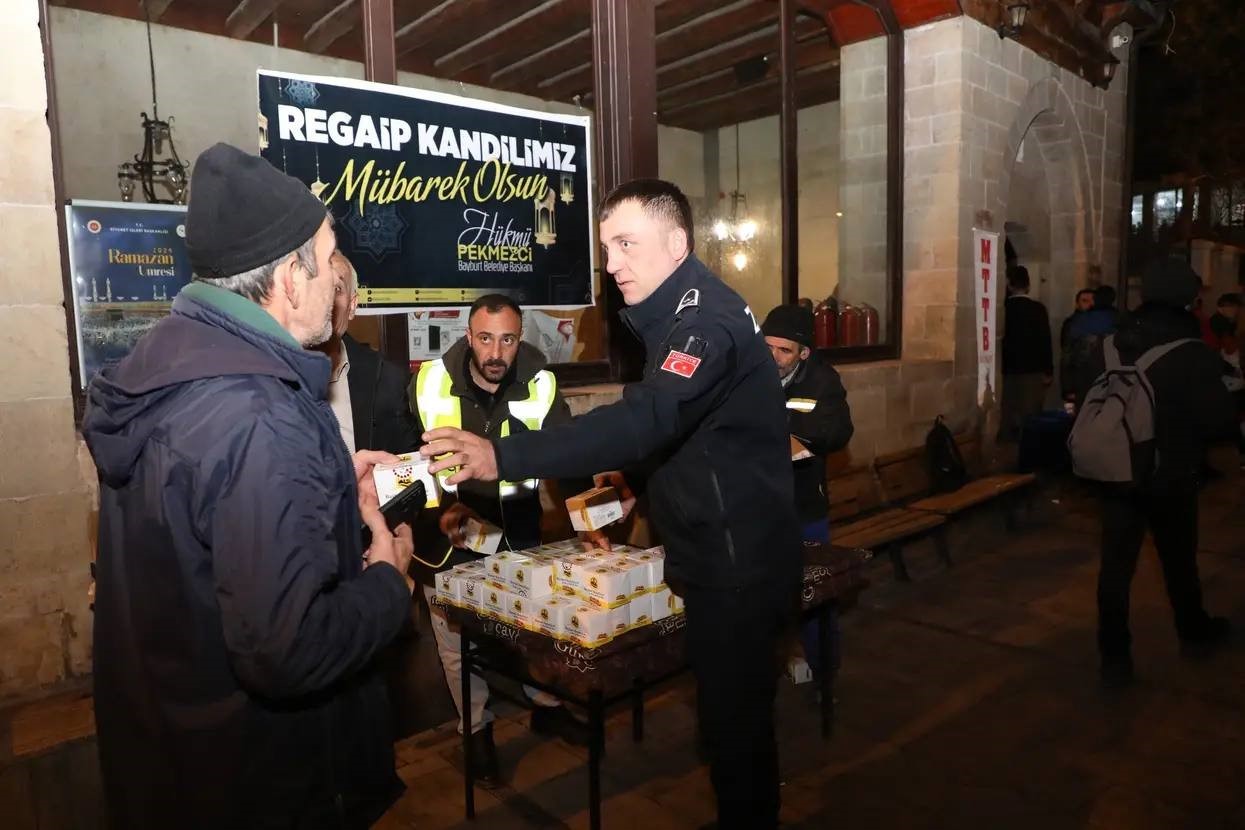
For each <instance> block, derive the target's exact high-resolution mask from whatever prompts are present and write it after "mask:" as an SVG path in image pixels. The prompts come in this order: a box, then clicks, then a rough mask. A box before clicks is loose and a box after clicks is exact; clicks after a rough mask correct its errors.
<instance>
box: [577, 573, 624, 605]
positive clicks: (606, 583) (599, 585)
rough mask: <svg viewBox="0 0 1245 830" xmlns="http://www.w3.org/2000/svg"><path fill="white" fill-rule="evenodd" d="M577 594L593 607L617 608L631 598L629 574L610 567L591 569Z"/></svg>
mask: <svg viewBox="0 0 1245 830" xmlns="http://www.w3.org/2000/svg"><path fill="white" fill-rule="evenodd" d="M579 593H580V594H581V595H582V596H584V598H586V599H587V600H588V601H589V602H591V603H592V604H593V605H599V606H601V607H602V608H617V607H619V606H620V605H623V604H625V603H626V602H627V599H628V598H629V597H630V596H631V573H630V572H629V571H626V570H623V569H622V568H616V567H613V566H611V565H600V566H598V567H595V568H592V569H590V570H589V571H588V573H587V575H586V581H585V584H584V585H583V587H581V588H580V589H579Z"/></svg>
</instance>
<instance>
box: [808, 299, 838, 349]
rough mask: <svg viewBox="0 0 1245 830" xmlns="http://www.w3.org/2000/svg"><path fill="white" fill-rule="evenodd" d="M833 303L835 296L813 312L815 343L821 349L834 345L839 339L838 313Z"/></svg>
mask: <svg viewBox="0 0 1245 830" xmlns="http://www.w3.org/2000/svg"><path fill="white" fill-rule="evenodd" d="M832 303H834V300H833V298H832V299H830V300H827V301H826V302H824V303H822V304H821V305H819V306H817V310H816V311H814V312H813V343H814V344H816V346H817V348H819V349H829V348H831V347H833V346H834V345H835V341H836V339H837V337H836V335H837V333H838V332H837V329H838V325H837V323H838V314H837V313H836V311H835V307H834V305H832Z"/></svg>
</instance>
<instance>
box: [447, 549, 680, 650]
mask: <svg viewBox="0 0 1245 830" xmlns="http://www.w3.org/2000/svg"><path fill="white" fill-rule="evenodd" d="M664 566H665V553H664V552H663V550H662V549H661V548H659V547H658V548H651V549H648V550H643V549H640V548H635V547H630V546H626V545H620V546H617V547H615V548H614V549H613V550H609V551H606V550H593V551H585V550H584V548H583V546H582V545H581V544H580V543H579V542H578V541H576V540H568V541H565V542H555V543H553V544H547V545H541V546H540V547H538V548H532V549H529V550H522V551H503V552H500V553H494V554H491V555H489V556H485V557H483V558H481V559H479V560H476V561H474V562H468V563H466V564H462V565H459V566H457V567H455V568H453V569H452V570H448V571H443V572H442V573H440V574H438V576H437V599H438V601H440V602H442V603H445V604H446V605H453V606H457V607H459V608H463V609H467V610H470V611H475V612H477V613H479V614H483V615H484V616H487V617H491V618H493V619H497V620H501V621H502V622H506V623H510V624H511V625H514V626H516V627H518V628H522V629H526V630H527V631H532V632H536V633H539V634H544V635H546V636H548V637H552V638H554V639H556V640H569V641H571V642H574V643H576V644H577V645H580V646H582V647H585V648H595V647H597V646H601V645H604V644H606V643H608V642H610V641H611V640H613V639H614V638H615V637H618V636H620V635H622V634H626V633H627V632H628V631H633V630H635V629H637V628H640V627H642V626H645V625H649V624H651V623H653V622H656V621H657V620H661V619H664V618H666V617H669V616H671V615H673V614H679V613H682V611H683V601H682V600H681V599H680V598H679V596H678V595H677V594H674V593H672V592H671V591H670V588H669V587H668V586H667V585H666V584H665V576H664V570H665V569H664Z"/></svg>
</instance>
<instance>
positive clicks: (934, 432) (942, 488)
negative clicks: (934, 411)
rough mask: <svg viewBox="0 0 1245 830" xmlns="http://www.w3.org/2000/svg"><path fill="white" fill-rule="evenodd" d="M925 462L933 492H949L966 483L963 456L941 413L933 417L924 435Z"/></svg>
mask: <svg viewBox="0 0 1245 830" xmlns="http://www.w3.org/2000/svg"><path fill="white" fill-rule="evenodd" d="M925 462H926V464H928V465H929V480H930V483H931V484H932V485H933V487H934V492H935V493H951V492H953V491H955V490H959V489H960V488H961V487H963V486H964V485H965V484H967V483H968V470H967V469H966V468H965V466H964V456H962V455H961V454H960V447H959V445H958V444H956V443H955V436H954V435H952V434H951V430H949V429H947V425H946V424H944V423H943V422H942V416H941V415H939V416H938V417H937V418H935V419H934V425H933V426H932V427H930V429H929V432H928V433H927V434H926V436H925Z"/></svg>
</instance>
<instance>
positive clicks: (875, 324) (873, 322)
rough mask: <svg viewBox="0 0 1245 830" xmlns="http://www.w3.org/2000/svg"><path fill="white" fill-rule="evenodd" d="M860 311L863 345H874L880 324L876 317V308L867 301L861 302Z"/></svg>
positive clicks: (876, 342) (876, 341)
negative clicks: (862, 318)
mask: <svg viewBox="0 0 1245 830" xmlns="http://www.w3.org/2000/svg"><path fill="white" fill-rule="evenodd" d="M860 313H861V315H862V316H863V317H864V329H865V345H866V346H876V345H877V344H878V337H879V334H880V326H881V322H880V321H879V319H878V310H877V309H876V308H874V307H873V306H871V305H869V304H868V303H861V304H860Z"/></svg>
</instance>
